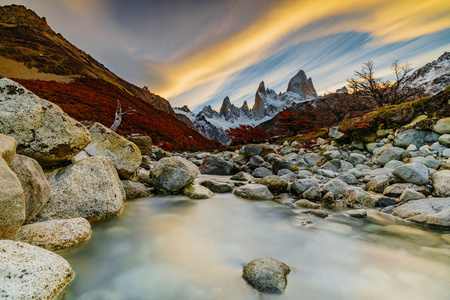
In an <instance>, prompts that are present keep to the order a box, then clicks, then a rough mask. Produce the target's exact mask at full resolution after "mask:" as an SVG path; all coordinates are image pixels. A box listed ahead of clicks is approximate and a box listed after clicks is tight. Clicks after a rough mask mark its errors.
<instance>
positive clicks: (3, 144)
mask: <svg viewBox="0 0 450 300" xmlns="http://www.w3.org/2000/svg"><path fill="white" fill-rule="evenodd" d="M16 149H17V142H16V140H15V139H14V138H12V137H10V136H7V135H4V134H1V133H0V156H1V157H3V159H4V160H5V162H6V164H7V165H8V166H11V163H12V161H13V159H14V156H15V155H16Z"/></svg>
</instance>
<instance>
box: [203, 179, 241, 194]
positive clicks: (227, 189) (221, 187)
mask: <svg viewBox="0 0 450 300" xmlns="http://www.w3.org/2000/svg"><path fill="white" fill-rule="evenodd" d="M200 184H201V185H203V186H204V187H206V188H208V189H209V190H211V191H212V192H213V193H218V194H223V193H231V191H232V190H233V188H234V184H231V183H227V182H219V181H214V180H205V181H203V182H202V183H200Z"/></svg>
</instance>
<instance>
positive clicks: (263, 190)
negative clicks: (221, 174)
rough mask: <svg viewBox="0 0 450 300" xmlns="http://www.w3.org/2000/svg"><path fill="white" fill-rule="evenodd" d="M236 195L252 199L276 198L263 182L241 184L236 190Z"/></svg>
mask: <svg viewBox="0 0 450 300" xmlns="http://www.w3.org/2000/svg"><path fill="white" fill-rule="evenodd" d="M234 195H235V196H238V197H241V198H245V199H251V200H271V199H273V198H274V197H273V195H272V193H271V192H270V191H269V189H268V188H267V187H266V186H265V185H262V184H246V185H243V186H240V187H238V188H237V189H236V190H235V191H234Z"/></svg>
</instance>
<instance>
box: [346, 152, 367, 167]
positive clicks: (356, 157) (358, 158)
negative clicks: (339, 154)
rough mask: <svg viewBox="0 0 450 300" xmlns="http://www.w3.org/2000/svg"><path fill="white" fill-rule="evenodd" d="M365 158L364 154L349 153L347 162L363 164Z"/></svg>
mask: <svg viewBox="0 0 450 300" xmlns="http://www.w3.org/2000/svg"><path fill="white" fill-rule="evenodd" d="M365 160H366V156H365V155H363V154H359V153H350V157H349V158H348V162H349V163H351V164H352V165H354V166H356V165H357V164H363V163H364V161H365Z"/></svg>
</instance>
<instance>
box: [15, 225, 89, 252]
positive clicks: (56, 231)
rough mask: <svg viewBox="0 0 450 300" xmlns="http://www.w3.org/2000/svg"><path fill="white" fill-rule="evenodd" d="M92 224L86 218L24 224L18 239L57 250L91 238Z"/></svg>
mask: <svg viewBox="0 0 450 300" xmlns="http://www.w3.org/2000/svg"><path fill="white" fill-rule="evenodd" d="M91 235H92V229H91V224H89V222H88V221H87V220H86V219H84V218H73V219H66V220H50V221H45V222H39V223H33V224H28V225H24V226H22V227H21V228H20V231H19V234H18V235H17V240H18V241H20V242H23V243H27V244H31V245H34V246H37V247H41V248H44V249H47V250H51V251H56V250H61V249H65V248H68V247H72V246H75V245H77V244H80V243H82V242H84V241H87V240H89V239H90V238H91Z"/></svg>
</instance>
